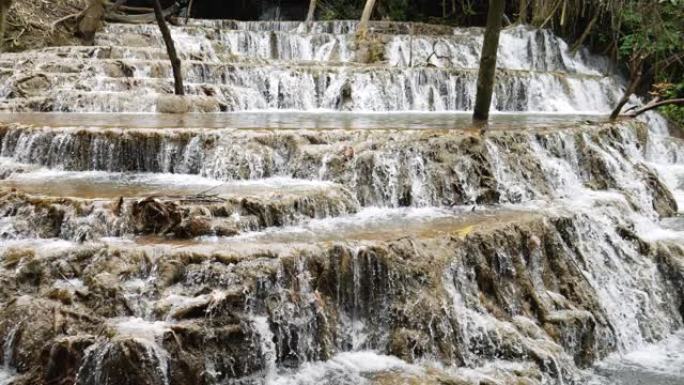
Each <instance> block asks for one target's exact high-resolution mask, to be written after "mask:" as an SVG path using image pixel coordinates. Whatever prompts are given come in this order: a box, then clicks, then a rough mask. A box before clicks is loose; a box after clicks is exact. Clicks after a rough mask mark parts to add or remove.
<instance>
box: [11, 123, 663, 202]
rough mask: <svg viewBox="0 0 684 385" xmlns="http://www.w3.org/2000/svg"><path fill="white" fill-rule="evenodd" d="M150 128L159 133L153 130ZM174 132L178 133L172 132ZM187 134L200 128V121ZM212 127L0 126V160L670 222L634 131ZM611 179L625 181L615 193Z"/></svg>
mask: <svg viewBox="0 0 684 385" xmlns="http://www.w3.org/2000/svg"><path fill="white" fill-rule="evenodd" d="M68 116H69V115H67V117H68ZM264 118H267V117H264ZM332 118H333V117H331V119H332ZM68 119H69V118H67V120H68ZM92 119H93V120H97V116H94V117H93V118H92ZM407 119H410V118H407ZM191 121H192V120H191ZM134 122H135V121H132V123H134ZM158 123H159V124H161V127H164V120H160V121H159V122H158ZM179 123H180V124H183V123H184V122H183V120H181V121H180V122H175V123H173V124H172V125H171V127H173V126H177V125H178V124H179ZM196 123H197V124H198V127H202V120H198V121H197V122H196ZM266 123H267V122H266ZM588 123H589V124H588ZM54 124H56V123H54ZM266 125H268V124H266ZM132 127H135V126H134V125H133V126H132ZM212 127H221V125H220V123H219V124H217V122H212V121H211V120H209V121H208V128H206V129H204V128H188V129H173V128H168V129H166V128H141V129H137V128H125V127H121V128H106V127H90V128H89V127H33V126H26V125H0V144H1V146H0V156H2V157H5V158H6V159H8V160H10V161H11V162H9V163H10V165H9V166H8V167H9V170H15V169H21V166H16V165H12V164H11V163H12V162H15V163H20V164H22V163H23V164H34V165H39V166H43V167H49V168H61V169H64V170H72V171H109V172H134V173H142V172H153V173H173V174H195V175H201V176H204V177H209V178H213V179H217V180H224V181H233V180H254V179H263V178H271V177H286V178H294V179H309V180H321V181H329V182H333V183H336V184H339V185H342V186H345V188H347V189H348V190H349V191H352V192H353V194H354V195H355V198H356V200H358V202H359V203H360V204H361V205H362V206H374V205H375V206H383V207H399V206H415V207H420V206H451V205H464V204H474V203H478V204H495V203H509V202H512V203H517V202H521V201H527V200H532V199H544V198H555V197H557V196H563V195H564V193H565V192H564V191H562V190H561V191H559V190H558V189H559V187H560V186H571V187H573V188H580V189H581V188H591V189H604V188H612V189H615V190H619V191H622V192H625V193H626V194H627V198H626V199H627V200H629V201H630V202H632V203H633V204H634V205H637V206H639V207H641V208H642V209H643V210H648V211H650V210H655V211H656V212H658V213H659V214H665V213H669V212H672V207H671V206H672V204H671V203H672V202H673V199H672V197H671V196H670V195H668V194H667V193H666V190H665V189H664V188H659V189H655V190H654V189H653V185H651V184H650V183H651V182H646V181H648V180H650V179H655V174H654V171H653V170H652V169H650V168H649V167H645V166H644V165H642V164H639V163H633V162H631V161H630V160H629V157H630V156H637V155H639V154H641V153H642V152H643V151H644V148H645V146H646V145H647V144H648V142H647V141H646V139H645V136H644V135H646V134H645V133H644V132H643V128H642V127H640V126H639V125H629V124H622V123H605V124H599V123H597V124H591V122H578V121H576V120H575V121H574V122H572V121H569V122H567V123H561V124H559V123H553V124H551V127H544V125H541V126H534V125H533V126H532V127H530V128H527V129H525V127H527V126H526V125H525V123H524V122H523V123H522V124H521V126H520V127H522V129H518V130H514V129H512V128H511V127H515V124H514V123H511V124H510V125H506V124H503V125H501V126H497V125H495V126H494V129H493V130H491V131H489V132H488V133H487V135H486V136H484V137H483V136H480V135H479V130H472V129H469V130H468V129H466V130H463V129H452V130H431V129H393V128H392V127H391V125H390V126H388V128H384V129H363V128H359V129H331V130H316V129H300V130H272V129H269V128H266V129H251V128H250V129H235V128H231V129H228V128H212ZM276 127H277V125H276ZM466 127H469V126H466ZM606 170H610V172H606ZM2 174H7V171H5V172H2V173H0V175H2ZM612 175H621V176H624V178H625V180H634V181H635V182H630V183H623V182H622V181H621V179H616V178H615V177H614V176H612ZM640 181H643V183H642V182H640ZM653 183H655V182H653ZM656 185H657V184H656ZM654 192H656V194H655V195H654V194H653V193H654Z"/></svg>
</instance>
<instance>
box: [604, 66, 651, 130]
mask: <svg viewBox="0 0 684 385" xmlns="http://www.w3.org/2000/svg"><path fill="white" fill-rule="evenodd" d="M643 68H644V60H643V58H641V57H640V56H639V55H638V54H634V55H632V59H631V60H630V63H629V85H628V86H627V89H626V90H625V94H624V95H622V99H620V101H619V102H618V104H617V105H616V106H615V109H614V110H613V112H611V114H610V120H615V119H617V118H618V116H620V112H621V111H622V108H623V107H624V106H625V104H627V102H629V98H630V96H632V94H634V93H635V92H636V90H637V88H638V87H639V84H641V79H642V77H643Z"/></svg>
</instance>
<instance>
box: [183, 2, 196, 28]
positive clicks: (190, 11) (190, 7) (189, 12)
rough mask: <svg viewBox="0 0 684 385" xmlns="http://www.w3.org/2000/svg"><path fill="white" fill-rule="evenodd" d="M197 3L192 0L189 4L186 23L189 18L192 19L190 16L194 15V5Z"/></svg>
mask: <svg viewBox="0 0 684 385" xmlns="http://www.w3.org/2000/svg"><path fill="white" fill-rule="evenodd" d="M193 4H195V0H190V4H188V9H187V11H186V12H187V13H186V14H185V24H188V20H190V16H192V15H191V14H192V6H193Z"/></svg>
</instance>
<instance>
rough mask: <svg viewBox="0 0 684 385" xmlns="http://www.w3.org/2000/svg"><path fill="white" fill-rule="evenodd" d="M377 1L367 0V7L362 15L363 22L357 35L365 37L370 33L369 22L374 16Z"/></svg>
mask: <svg viewBox="0 0 684 385" xmlns="http://www.w3.org/2000/svg"><path fill="white" fill-rule="evenodd" d="M375 1H376V0H366V6H364V7H363V13H362V14H361V21H360V22H359V30H358V31H357V34H358V35H359V36H365V35H366V34H367V33H368V22H369V21H370V18H371V16H372V15H373V10H374V9H375Z"/></svg>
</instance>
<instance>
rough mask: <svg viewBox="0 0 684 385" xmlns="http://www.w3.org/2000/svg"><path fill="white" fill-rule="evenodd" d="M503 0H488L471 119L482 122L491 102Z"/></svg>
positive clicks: (487, 117)
mask: <svg viewBox="0 0 684 385" xmlns="http://www.w3.org/2000/svg"><path fill="white" fill-rule="evenodd" d="M504 7H505V1H504V0H489V11H488V12H487V28H486V29H485V34H484V43H483V44H482V55H481V56H480V71H479V73H478V76H477V96H476V98H475V111H474V113H473V120H475V121H480V122H484V121H487V119H489V106H490V105H491V104H492V93H493V92H494V79H495V77H496V55H497V51H498V48H499V35H500V33H501V21H502V19H503V14H504Z"/></svg>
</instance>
